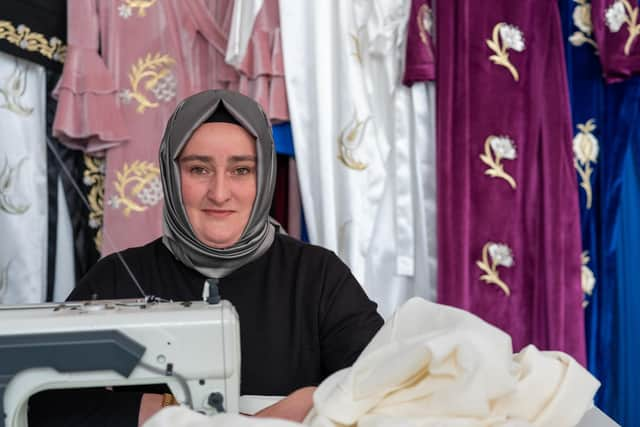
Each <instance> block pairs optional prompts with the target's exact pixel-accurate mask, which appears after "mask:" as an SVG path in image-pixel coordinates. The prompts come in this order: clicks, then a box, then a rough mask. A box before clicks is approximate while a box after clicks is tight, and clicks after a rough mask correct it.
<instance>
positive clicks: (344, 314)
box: [32, 90, 383, 425]
mask: <svg viewBox="0 0 640 427" xmlns="http://www.w3.org/2000/svg"><path fill="white" fill-rule="evenodd" d="M160 171H161V175H162V183H163V189H164V196H165V205H164V218H163V221H164V235H163V237H162V238H160V239H158V240H155V241H153V242H151V243H149V244H147V245H146V246H142V247H139V248H133V249H128V250H125V251H122V252H121V253H118V254H113V255H110V256H107V257H105V258H103V259H102V260H100V262H98V264H96V265H95V266H94V268H93V269H92V270H91V271H90V272H89V273H88V274H87V275H86V277H84V278H83V280H82V281H81V282H80V283H79V285H78V287H77V288H76V289H75V290H74V291H73V292H72V294H71V295H70V297H69V299H70V300H83V299H91V298H92V297H93V296H97V298H99V299H113V298H135V297H140V296H141V292H140V290H139V288H138V287H140V288H141V289H142V290H143V291H144V293H145V294H146V295H154V296H156V297H160V298H165V299H172V300H178V301H180V300H200V299H201V298H202V294H203V287H204V283H205V280H206V279H207V278H217V279H219V282H218V287H219V290H220V295H221V297H222V298H223V299H226V300H229V301H230V302H231V303H232V304H233V305H234V306H235V308H236V310H237V312H238V315H239V318H240V336H241V349H242V368H241V394H242V395H270V396H289V397H288V398H286V399H284V400H283V401H281V402H280V403H279V404H276V405H274V406H273V407H270V408H267V409H265V410H264V411H263V412H261V414H262V415H265V416H280V417H285V418H290V419H299V420H301V419H302V418H303V417H304V415H305V414H306V412H307V411H308V410H309V409H310V407H311V393H312V391H313V389H312V388H307V387H310V386H311V387H313V386H315V385H317V384H319V383H320V382H321V381H322V380H323V379H324V378H326V377H327V376H328V375H330V374H331V373H333V372H335V371H337V370H339V369H342V368H345V367H347V366H350V365H351V364H352V363H353V362H354V361H355V359H356V358H357V357H358V355H359V354H360V352H361V351H362V349H363V348H364V347H365V346H366V344H367V343H368V342H369V340H370V339H371V338H372V337H373V335H375V333H376V332H377V330H378V329H379V328H380V327H381V326H382V323H383V321H382V319H381V317H380V316H379V315H378V313H377V312H376V304H375V303H373V302H371V301H370V300H369V299H368V298H367V296H366V295H365V293H364V291H363V290H362V288H361V287H360V285H359V284H358V283H357V281H356V280H355V278H354V277H353V276H352V275H351V273H350V271H349V269H348V268H347V267H346V266H345V265H344V263H342V262H341V261H340V260H339V259H338V257H337V256H336V255H335V254H333V253H332V252H330V251H327V250H325V249H323V248H320V247H317V246H312V245H308V244H304V243H302V242H300V241H297V240H295V239H292V238H290V237H288V236H287V235H286V234H284V233H283V232H282V230H281V229H280V228H279V226H278V224H276V223H275V222H273V221H272V220H271V219H270V218H269V216H268V213H269V208H270V204H271V199H272V196H273V191H274V186H275V152H274V144H273V139H272V136H271V129H270V125H269V121H268V119H267V118H266V116H265V114H264V112H263V111H262V109H261V108H260V106H259V105H258V104H257V103H256V102H255V101H253V100H251V99H250V98H247V97H245V96H243V95H240V94H237V93H233V92H228V91H222V90H216V91H213V90H211V91H205V92H201V93H199V94H196V95H193V96H191V97H189V98H187V99H186V100H184V101H183V102H182V103H181V104H180V105H179V106H178V108H177V109H176V111H175V112H174V114H173V115H172V117H171V118H170V119H169V122H168V124H167V128H166V130H165V134H164V137H163V141H162V144H161V147H160ZM101 394H102V395H104V394H110V396H108V398H107V399H101V400H100V402H101V403H99V404H95V405H94V407H93V408H92V411H93V414H98V413H104V414H105V416H110V417H114V414H113V411H112V410H111V409H110V408H113V407H114V405H115V406H118V407H122V408H123V409H122V410H120V411H118V412H119V413H120V414H119V415H120V416H121V418H120V419H119V420H118V424H119V425H135V423H136V421H138V422H143V421H144V420H145V419H146V418H147V417H148V416H150V415H152V414H153V413H154V412H156V411H157V410H159V409H160V408H161V406H162V397H163V396H162V395H154V394H145V395H144V397H142V400H140V395H137V397H138V398H137V399H135V398H132V397H131V396H130V393H122V396H119V395H120V394H121V393H105V392H101ZM140 402H141V403H142V404H140ZM33 412H34V414H33V415H34V416H33V417H32V418H33V419H34V420H35V419H36V418H38V417H39V414H35V411H33ZM47 422H48V424H47V425H51V422H52V415H51V414H47ZM85 422H86V421H85ZM111 423H112V424H111V425H114V424H113V423H114V421H112V422H111ZM66 425H71V424H69V422H67V423H66Z"/></svg>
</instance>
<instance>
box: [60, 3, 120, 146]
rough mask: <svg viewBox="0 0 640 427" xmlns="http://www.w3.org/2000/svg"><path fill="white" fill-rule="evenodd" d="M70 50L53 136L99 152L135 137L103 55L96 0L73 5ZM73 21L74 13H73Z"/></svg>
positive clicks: (69, 31) (70, 143) (61, 84)
mask: <svg viewBox="0 0 640 427" xmlns="http://www.w3.org/2000/svg"><path fill="white" fill-rule="evenodd" d="M72 9H73V12H74V17H82V18H83V19H76V20H73V21H71V20H69V22H70V23H73V25H69V26H68V29H67V31H68V46H67V56H66V60H65V66H64V71H63V74H62V77H61V79H60V81H59V82H58V85H57V87H56V88H55V90H54V96H56V97H57V98H58V109H57V110H56V116H55V120H54V122H53V135H54V136H56V137H57V138H58V139H59V140H60V141H61V142H63V143H65V144H67V145H68V146H70V147H72V148H77V149H81V150H84V151H86V152H91V153H95V152H100V151H102V150H106V149H108V148H111V147H115V146H117V145H119V144H121V143H122V142H124V141H126V140H128V139H129V138H130V134H129V132H128V129H127V125H126V124H125V121H124V119H123V117H122V113H121V111H120V109H119V108H118V105H117V102H116V95H117V92H118V88H117V86H116V84H115V82H114V79H113V75H112V73H111V71H110V70H108V69H107V67H106V65H105V63H104V61H103V59H102V58H101V57H100V55H99V54H98V46H99V40H98V37H99V26H98V16H97V14H96V13H95V12H96V10H95V5H94V4H93V2H92V1H81V2H74V1H69V11H71V10H72ZM69 15H70V16H69V17H70V18H71V13H69Z"/></svg>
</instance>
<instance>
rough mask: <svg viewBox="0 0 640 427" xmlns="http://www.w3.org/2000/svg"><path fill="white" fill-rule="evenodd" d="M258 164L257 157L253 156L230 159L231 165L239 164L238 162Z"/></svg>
mask: <svg viewBox="0 0 640 427" xmlns="http://www.w3.org/2000/svg"><path fill="white" fill-rule="evenodd" d="M246 161H249V162H257V158H256V156H251V155H247V156H231V157H229V160H228V162H229V163H237V162H246Z"/></svg>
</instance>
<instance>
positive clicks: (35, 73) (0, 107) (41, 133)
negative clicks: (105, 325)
mask: <svg viewBox="0 0 640 427" xmlns="http://www.w3.org/2000/svg"><path fill="white" fill-rule="evenodd" d="M45 87H46V82H45V70H44V68H43V67H42V66H40V65H36V64H33V63H31V62H29V61H25V60H22V59H18V58H15V57H13V56H11V55H7V54H5V53H0V89H1V92H0V129H1V130H2V131H1V135H2V138H0V236H1V238H2V244H0V303H2V304H23V303H38V302H43V301H44V300H45V297H46V294H45V292H46V282H47V157H46V139H45V138H46V135H45V126H46V125H45V106H46V99H45V94H46V89H45Z"/></svg>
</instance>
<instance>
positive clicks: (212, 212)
mask: <svg viewBox="0 0 640 427" xmlns="http://www.w3.org/2000/svg"><path fill="white" fill-rule="evenodd" d="M202 212H204V214H205V215H206V216H210V217H214V218H226V217H228V216H229V215H231V214H232V213H233V212H234V211H232V210H228V209H203V210H202Z"/></svg>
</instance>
